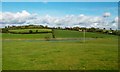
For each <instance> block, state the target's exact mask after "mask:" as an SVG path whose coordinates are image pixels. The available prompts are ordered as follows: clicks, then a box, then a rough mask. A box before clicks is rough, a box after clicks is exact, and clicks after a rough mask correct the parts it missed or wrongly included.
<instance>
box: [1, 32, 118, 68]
mask: <svg viewBox="0 0 120 72" xmlns="http://www.w3.org/2000/svg"><path fill="white" fill-rule="evenodd" d="M55 35H56V38H83V32H78V31H68V30H55ZM45 36H49V37H51V34H50V33H48V34H34V35H33V34H3V35H2V38H3V41H2V46H3V70H117V69H118V41H117V36H114V35H106V34H97V33H86V37H87V38H95V39H93V40H86V41H85V42H83V41H82V40H79V41H68V42H67V41H64V42H60V41H39V40H34V39H37V38H41V39H42V38H44V37H45ZM96 37H98V38H96ZM5 39H11V40H5ZM13 39H32V40H33V41H29V40H13Z"/></svg>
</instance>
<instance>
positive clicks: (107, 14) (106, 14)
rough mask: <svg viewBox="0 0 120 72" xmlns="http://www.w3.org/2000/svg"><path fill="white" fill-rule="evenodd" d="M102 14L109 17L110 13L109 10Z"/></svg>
mask: <svg viewBox="0 0 120 72" xmlns="http://www.w3.org/2000/svg"><path fill="white" fill-rule="evenodd" d="M103 16H104V17H109V16H111V13H110V12H106V13H104V14H103Z"/></svg>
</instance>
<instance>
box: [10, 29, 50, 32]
mask: <svg viewBox="0 0 120 72" xmlns="http://www.w3.org/2000/svg"><path fill="white" fill-rule="evenodd" d="M29 30H32V31H33V32H36V30H38V32H45V31H49V32H50V31H52V30H51V29H17V30H9V31H10V32H29Z"/></svg>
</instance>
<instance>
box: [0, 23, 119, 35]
mask: <svg viewBox="0 0 120 72" xmlns="http://www.w3.org/2000/svg"><path fill="white" fill-rule="evenodd" d="M15 29H52V31H53V29H63V30H75V31H80V32H82V31H84V30H85V31H86V32H96V33H103V34H111V35H119V36H120V30H112V28H110V29H109V30H107V29H105V28H103V29H100V28H94V27H92V28H85V27H65V28H61V27H48V26H42V25H25V26H6V27H5V28H2V29H1V31H0V32H2V33H9V30H15ZM29 33H33V32H32V30H31V31H29ZM35 33H38V30H36V32H35Z"/></svg>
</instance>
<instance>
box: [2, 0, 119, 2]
mask: <svg viewBox="0 0 120 72" xmlns="http://www.w3.org/2000/svg"><path fill="white" fill-rule="evenodd" d="M2 1H3V2H43V1H48V2H119V0H2Z"/></svg>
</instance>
